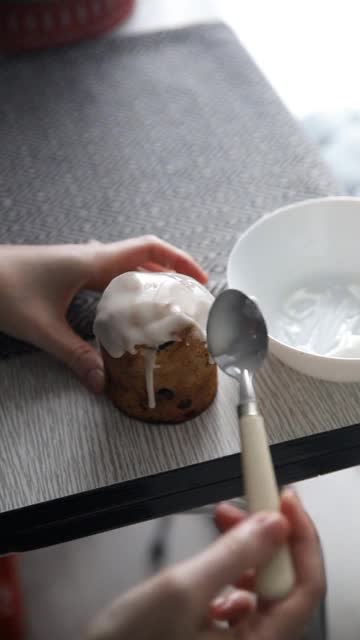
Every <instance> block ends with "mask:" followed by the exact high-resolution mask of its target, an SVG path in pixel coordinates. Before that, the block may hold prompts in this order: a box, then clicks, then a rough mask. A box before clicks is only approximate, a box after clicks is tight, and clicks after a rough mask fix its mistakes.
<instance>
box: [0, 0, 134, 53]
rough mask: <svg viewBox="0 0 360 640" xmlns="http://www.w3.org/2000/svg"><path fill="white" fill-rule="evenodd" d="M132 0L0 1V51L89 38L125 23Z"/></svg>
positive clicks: (132, 4)
mask: <svg viewBox="0 0 360 640" xmlns="http://www.w3.org/2000/svg"><path fill="white" fill-rule="evenodd" d="M134 5H135V0H37V1H36V0H34V1H31V0H22V1H21V0H5V2H4V0H0V51H2V52H16V51H26V50H30V49H41V48H45V47H51V46H57V45H64V44H69V43H71V42H76V41H78V40H83V39H84V38H91V37H94V36H97V35H99V34H101V33H104V32H105V31H108V30H109V29H111V28H112V27H115V25H117V24H119V23H120V22H122V21H123V20H125V19H126V18H127V17H128V16H129V14H130V13H131V11H132V9H133V7H134Z"/></svg>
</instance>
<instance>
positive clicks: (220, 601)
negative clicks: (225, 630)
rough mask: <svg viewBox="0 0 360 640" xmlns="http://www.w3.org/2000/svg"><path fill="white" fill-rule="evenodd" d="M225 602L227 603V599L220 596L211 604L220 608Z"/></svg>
mask: <svg viewBox="0 0 360 640" xmlns="http://www.w3.org/2000/svg"><path fill="white" fill-rule="evenodd" d="M226 603H227V599H226V598H222V597H220V598H216V600H214V602H213V606H214V607H216V608H217V609H222V607H224V606H225V605H226Z"/></svg>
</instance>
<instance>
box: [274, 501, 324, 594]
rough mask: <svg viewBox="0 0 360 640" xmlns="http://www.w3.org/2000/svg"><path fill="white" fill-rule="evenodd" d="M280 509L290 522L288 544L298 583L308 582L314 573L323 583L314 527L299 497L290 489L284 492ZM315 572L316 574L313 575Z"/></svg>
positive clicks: (322, 566)
mask: <svg viewBox="0 0 360 640" xmlns="http://www.w3.org/2000/svg"><path fill="white" fill-rule="evenodd" d="M281 511H282V513H283V514H284V515H285V516H286V518H287V519H288V521H289V523H290V527H291V535H290V546H291V550H292V555H293V561H294V566H295V571H296V575H297V583H298V584H309V581H310V582H312V581H313V580H314V579H315V578H316V575H317V576H318V579H319V581H320V582H321V586H323V583H324V564H323V559H322V552H321V545H320V540H319V536H318V534H317V531H316V528H315V526H314V524H313V522H312V520H311V518H310V517H309V515H308V514H307V513H306V511H305V510H304V508H303V507H302V504H301V502H300V500H299V498H298V497H297V496H296V495H295V493H293V492H292V491H290V490H287V491H285V492H284V494H283V497H282V501H281ZM315 574H316V575H315Z"/></svg>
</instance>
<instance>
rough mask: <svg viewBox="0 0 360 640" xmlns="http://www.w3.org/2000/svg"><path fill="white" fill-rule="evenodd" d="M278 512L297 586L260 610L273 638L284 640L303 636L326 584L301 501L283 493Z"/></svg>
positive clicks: (317, 546) (314, 536)
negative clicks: (286, 523) (286, 532)
mask: <svg viewBox="0 0 360 640" xmlns="http://www.w3.org/2000/svg"><path fill="white" fill-rule="evenodd" d="M281 509H282V512H283V513H284V515H286V517H287V519H288V521H289V523H290V527H291V534H290V537H289V546H290V549H291V552H292V556H293V562H294V568H295V572H296V576H297V579H296V585H295V589H294V591H293V592H292V593H291V594H290V596H289V597H288V598H287V599H286V600H283V601H281V602H278V603H276V604H274V605H265V607H264V606H263V605H261V604H260V610H261V611H262V612H263V613H264V614H265V615H266V616H267V617H269V619H271V627H272V630H273V634H274V637H276V638H279V640H283V639H284V640H285V639H287V638H288V637H291V636H292V635H293V636H294V637H296V638H298V637H302V636H301V631H302V630H303V629H304V628H305V626H306V624H307V622H308V621H309V619H310V617H311V615H312V614H313V612H314V611H315V609H316V607H317V606H318V605H319V603H320V601H321V599H322V597H323V596H324V595H325V584H326V581H325V571H324V565H323V560H322V553H321V548H320V542H319V538H318V535H317V532H316V529H315V526H314V524H313V523H312V521H311V519H310V517H309V516H308V515H307V514H306V512H305V511H304V509H303V507H302V505H301V502H300V500H299V499H298V498H297V497H296V496H295V495H294V494H293V492H290V491H286V492H285V493H284V495H283V497H282V504H281ZM295 632H296V634H298V635H295Z"/></svg>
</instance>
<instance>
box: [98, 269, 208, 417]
mask: <svg viewBox="0 0 360 640" xmlns="http://www.w3.org/2000/svg"><path fill="white" fill-rule="evenodd" d="M213 301H214V298H213V296H212V295H211V293H210V292H209V291H208V290H207V289H205V288H204V287H203V286H202V285H201V284H199V283H198V282H196V280H193V279H192V278H190V277H188V276H183V275H180V274H177V273H147V272H129V273H125V274H123V275H121V276H118V277H117V278H114V280H112V281H111V282H110V284H109V286H108V287H107V288H106V289H105V291H104V293H103V296H102V298H101V300H100V302H99V305H98V308H97V313H96V318H95V324H94V333H95V335H96V338H97V340H98V342H99V343H100V344H101V345H102V346H103V347H104V349H106V351H107V352H108V353H109V354H110V355H111V356H112V357H113V358H120V357H121V356H122V355H123V354H124V353H125V352H129V353H132V354H135V353H136V347H138V346H140V345H145V346H147V347H148V348H149V350H151V351H152V350H154V349H157V347H159V346H160V345H161V344H164V343H165V342H170V341H172V340H178V339H179V335H180V333H181V332H182V331H183V330H184V329H186V328H187V327H193V330H194V331H195V332H196V333H197V334H198V336H199V338H200V339H201V340H204V341H206V323H207V318H208V315H209V310H210V307H211V305H212V303H213ZM154 363H155V356H154V355H153V357H151V356H150V354H148V355H146V356H145V371H146V383H147V391H148V398H149V406H150V407H154V406H155V400H154V393H153V369H154Z"/></svg>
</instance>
